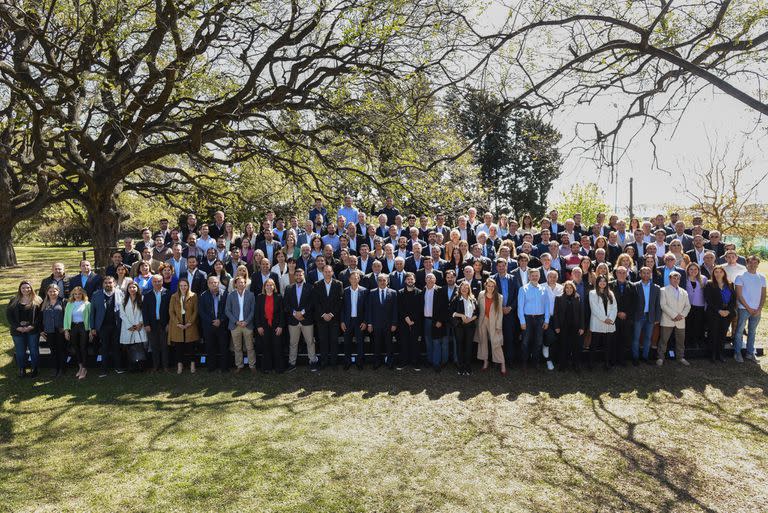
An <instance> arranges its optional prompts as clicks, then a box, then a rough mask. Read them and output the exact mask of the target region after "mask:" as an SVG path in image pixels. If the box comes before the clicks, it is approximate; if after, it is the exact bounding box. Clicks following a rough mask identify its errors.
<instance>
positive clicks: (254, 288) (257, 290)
mask: <svg viewBox="0 0 768 513" xmlns="http://www.w3.org/2000/svg"><path fill="white" fill-rule="evenodd" d="M271 269H272V266H271V265H270V263H269V259H267V258H262V259H261V263H260V265H259V269H257V270H256V272H255V273H254V274H253V276H251V292H253V294H254V295H256V296H258V295H259V294H261V291H262V289H263V287H264V282H266V281H267V280H268V279H270V278H272V281H274V282H275V293H276V294H279V293H280V277H279V276H278V275H277V273H273V272H272V271H271Z"/></svg>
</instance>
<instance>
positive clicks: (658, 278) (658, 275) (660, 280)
mask: <svg viewBox="0 0 768 513" xmlns="http://www.w3.org/2000/svg"><path fill="white" fill-rule="evenodd" d="M675 271H677V272H678V273H680V283H683V280H684V279H685V270H684V269H683V268H682V267H677V266H675ZM653 282H654V283H655V284H656V285H658V286H659V287H663V286H664V266H661V267H657V268H656V272H655V273H654V274H653Z"/></svg>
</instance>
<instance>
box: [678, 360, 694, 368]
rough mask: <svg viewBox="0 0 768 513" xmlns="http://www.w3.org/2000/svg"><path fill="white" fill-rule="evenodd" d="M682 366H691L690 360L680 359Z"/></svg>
mask: <svg viewBox="0 0 768 513" xmlns="http://www.w3.org/2000/svg"><path fill="white" fill-rule="evenodd" d="M680 364H681V365H685V366H686V367H688V366H690V365H691V364H690V363H688V360H686V359H685V358H680Z"/></svg>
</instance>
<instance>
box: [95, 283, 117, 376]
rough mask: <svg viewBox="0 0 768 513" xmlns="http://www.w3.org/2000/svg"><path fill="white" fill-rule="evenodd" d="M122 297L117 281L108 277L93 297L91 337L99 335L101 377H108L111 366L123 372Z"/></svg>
mask: <svg viewBox="0 0 768 513" xmlns="http://www.w3.org/2000/svg"><path fill="white" fill-rule="evenodd" d="M121 300H122V295H121V293H120V292H119V291H116V290H115V279H114V278H113V277H112V276H106V277H105V278H104V280H103V288H101V289H99V290H97V291H96V292H94V293H93V296H91V298H90V301H91V319H92V321H91V335H92V336H93V337H94V338H95V337H96V335H98V340H99V354H101V372H100V373H99V377H106V376H107V372H108V371H109V367H110V364H112V366H113V367H114V369H115V371H116V372H117V373H118V374H121V373H122V372H123V362H122V353H121V351H120V314H119V313H118V311H119V304H120V301H121Z"/></svg>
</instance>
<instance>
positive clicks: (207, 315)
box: [197, 290, 229, 337]
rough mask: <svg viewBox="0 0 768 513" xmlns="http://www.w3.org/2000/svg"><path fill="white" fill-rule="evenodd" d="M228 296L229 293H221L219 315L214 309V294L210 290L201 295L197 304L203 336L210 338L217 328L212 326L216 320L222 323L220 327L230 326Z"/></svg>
mask: <svg viewBox="0 0 768 513" xmlns="http://www.w3.org/2000/svg"><path fill="white" fill-rule="evenodd" d="M227 295H228V292H227V291H226V290H225V291H224V292H220V293H219V308H218V315H217V312H214V308H213V294H211V291H210V290H206V291H205V292H203V293H202V294H200V299H199V300H198V304H197V315H198V317H200V327H201V328H202V329H203V336H206V337H207V336H208V334H210V333H211V332H212V331H213V330H214V329H215V327H214V326H213V324H211V323H212V322H213V321H214V320H217V319H218V320H219V321H222V322H221V324H219V326H221V327H223V328H226V327H227V326H228V324H229V319H227Z"/></svg>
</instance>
